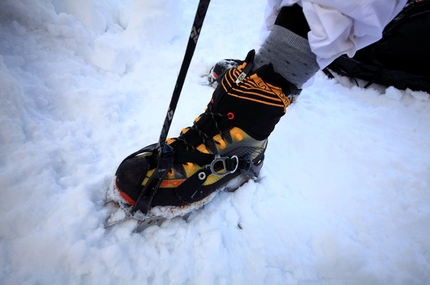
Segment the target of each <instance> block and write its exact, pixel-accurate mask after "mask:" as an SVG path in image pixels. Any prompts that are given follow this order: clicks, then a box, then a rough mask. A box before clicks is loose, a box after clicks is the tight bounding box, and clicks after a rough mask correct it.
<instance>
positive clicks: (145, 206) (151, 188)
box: [132, 0, 210, 214]
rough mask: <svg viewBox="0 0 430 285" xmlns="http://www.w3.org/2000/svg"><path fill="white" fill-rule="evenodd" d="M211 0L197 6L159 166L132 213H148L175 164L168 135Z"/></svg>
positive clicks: (166, 123)
mask: <svg viewBox="0 0 430 285" xmlns="http://www.w3.org/2000/svg"><path fill="white" fill-rule="evenodd" d="M209 2H210V0H200V1H199V5H198V7H197V11H196V15H195V17H194V22H193V26H192V28H191V33H190V38H189V39H188V44H187V49H186V50H185V56H184V59H183V61H182V65H181V69H180V71H179V74H178V78H177V80H176V84H175V88H174V89H173V94H172V99H171V100H170V104H169V109H168V110H167V114H166V118H165V119H164V124H163V127H162V129H161V134H160V139H159V141H158V145H157V155H158V160H157V167H156V168H155V170H154V173H153V174H152V175H151V177H150V178H149V180H148V183H147V184H146V185H145V187H144V188H143V190H142V193H141V194H140V196H139V198H138V199H137V201H136V204H135V205H134V206H133V208H132V213H135V212H136V211H137V210H140V211H141V212H142V213H143V214H147V213H148V210H149V207H150V205H151V202H152V199H153V198H154V195H155V194H156V193H157V189H158V187H159V186H160V183H161V181H162V180H163V178H164V176H165V175H166V173H167V171H169V169H170V167H171V166H172V164H173V150H172V148H171V147H170V146H169V145H167V144H166V139H167V135H168V133H169V129H170V125H171V124H172V120H173V116H174V114H175V111H176V106H177V104H178V101H179V96H180V94H181V91H182V87H183V85H184V82H185V77H186V75H187V72H188V68H189V66H190V63H191V59H192V57H193V54H194V50H195V49H196V46H197V40H198V39H199V35H200V31H201V29H202V26H203V21H204V19H205V16H206V12H207V10H208V7H209Z"/></svg>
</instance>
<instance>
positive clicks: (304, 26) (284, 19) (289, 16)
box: [275, 4, 310, 39]
mask: <svg viewBox="0 0 430 285" xmlns="http://www.w3.org/2000/svg"><path fill="white" fill-rule="evenodd" d="M275 25H277V26H281V27H284V28H286V29H288V30H290V31H291V32H293V33H295V34H297V35H299V36H301V37H303V38H305V39H307V38H308V32H309V31H310V28H309V24H308V22H307V21H306V18H305V15H304V14H303V9H302V7H300V6H299V5H298V4H294V5H293V6H285V7H282V8H281V11H279V14H278V16H277V17H276V20H275Z"/></svg>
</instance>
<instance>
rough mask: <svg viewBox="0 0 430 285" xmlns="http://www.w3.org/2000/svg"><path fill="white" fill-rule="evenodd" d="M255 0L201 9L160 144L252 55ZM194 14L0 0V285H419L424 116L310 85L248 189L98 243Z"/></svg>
mask: <svg viewBox="0 0 430 285" xmlns="http://www.w3.org/2000/svg"><path fill="white" fill-rule="evenodd" d="M264 2H265V1H261V0H247V1H244V0H241V1H226V0H213V1H212V3H211V5H210V8H209V12H208V15H207V18H206V20H205V24H204V27H203V30H202V34H201V37H200V40H199V43H198V46H197V50H196V54H195V56H194V58H193V62H192V65H191V67H190V70H189V73H188V76H187V81H186V83H185V86H184V89H183V92H182V95H181V96H182V97H181V98H180V101H179V104H178V108H177V112H176V115H175V118H174V121H173V124H172V127H171V134H170V136H175V135H177V134H178V132H179V131H180V129H181V128H182V127H185V126H188V125H190V124H191V123H192V121H193V119H194V118H195V117H196V116H197V115H199V114H200V113H201V112H202V111H203V110H204V107H205V106H206V103H207V102H208V100H209V99H210V96H211V92H212V90H211V89H210V88H208V87H205V86H201V85H199V84H198V83H199V82H200V81H201V80H202V79H201V78H200V75H202V74H203V73H204V72H206V71H207V70H208V69H209V67H210V66H211V65H212V64H214V63H215V62H216V61H218V60H220V59H223V58H239V59H243V58H244V57H245V55H246V53H247V52H248V51H249V50H250V49H252V48H257V47H258V43H259V39H260V31H261V24H260V23H263V14H264V13H263V11H264V5H265V3H264ZM196 6H197V1H196V0H193V1H190V0H175V1H167V0H157V1H150V0H129V1H127V0H120V1H114V0H104V1H102V0H2V1H1V3H0V97H1V102H0V189H1V196H0V198H1V199H0V216H1V219H0V283H1V284H300V285H320V284H430V238H429V236H430V102H429V101H428V98H429V95H428V94H427V93H424V92H411V91H399V90H397V89H395V88H388V89H386V90H385V89H384V88H374V89H372V88H370V89H362V88H360V87H356V86H353V84H351V82H349V81H348V80H345V79H342V80H343V81H344V82H343V84H340V83H339V82H338V81H336V80H329V79H327V78H326V77H325V76H324V75H323V74H318V75H317V76H316V78H315V81H314V84H313V85H312V86H310V87H309V88H307V89H306V90H304V91H303V93H302V95H301V96H300V97H299V99H298V101H297V103H295V104H294V105H292V106H290V107H289V108H288V111H287V114H286V115H285V116H284V117H283V119H282V120H281V122H280V123H279V124H278V125H277V127H276V130H275V131H274V133H273V134H272V136H271V138H270V143H269V148H268V150H267V158H266V161H265V165H264V167H263V170H262V172H261V177H260V180H259V181H258V182H257V183H256V182H249V183H247V184H246V185H244V186H243V187H241V188H240V189H238V190H237V191H236V192H234V193H221V194H219V195H217V197H215V199H214V200H213V201H212V202H211V203H210V204H208V205H207V206H206V207H204V208H203V209H201V210H198V211H197V212H195V213H194V214H192V215H191V216H190V218H189V219H188V221H187V222H186V221H184V220H181V219H173V220H170V221H166V222H165V223H163V224H162V225H161V226H160V227H158V226H152V227H150V228H148V229H146V230H145V231H144V232H142V233H140V234H132V233H131V229H132V228H133V226H134V223H133V222H130V223H125V224H122V225H120V226H118V227H114V228H111V229H104V228H103V222H104V220H105V219H106V218H107V217H108V215H109V211H108V210H107V209H106V208H104V207H103V197H104V193H105V190H106V189H107V187H108V186H109V184H110V182H111V179H112V176H113V174H114V172H115V170H116V167H117V166H118V164H119V163H120V162H121V160H122V159H123V158H124V157H125V156H127V155H128V154H130V153H131V152H133V151H135V150H137V149H139V148H141V147H143V146H146V145H148V144H150V143H153V142H155V141H157V140H158V137H159V133H160V130H161V125H162V123H163V120H164V117H165V113H166V111H167V106H168V103H169V101H170V97H171V94H172V91H173V87H174V84H175V81H176V76H177V73H178V71H179V68H180V64H181V62H182V58H183V54H184V50H185V46H186V42H187V40H188V35H189V32H190V28H191V22H192V19H193V17H194V11H195V9H196Z"/></svg>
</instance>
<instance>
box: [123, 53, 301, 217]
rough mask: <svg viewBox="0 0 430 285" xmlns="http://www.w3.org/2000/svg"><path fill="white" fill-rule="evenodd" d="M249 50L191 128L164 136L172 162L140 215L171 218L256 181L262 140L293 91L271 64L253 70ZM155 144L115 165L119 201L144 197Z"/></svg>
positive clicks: (131, 203)
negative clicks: (223, 192) (146, 207)
mask: <svg viewBox="0 0 430 285" xmlns="http://www.w3.org/2000/svg"><path fill="white" fill-rule="evenodd" d="M254 55H255V52H254V51H251V52H249V53H248V56H247V57H246V59H245V61H242V62H240V63H239V65H238V66H237V67H235V68H231V69H229V70H228V71H227V72H226V73H225V74H224V76H223V77H222V80H221V82H220V84H219V85H218V86H217V88H216V89H215V91H214V93H213V95H212V99H211V100H210V102H209V104H208V105H207V108H206V110H205V112H204V113H203V114H201V115H200V116H199V117H197V118H196V119H195V121H194V124H193V126H191V127H187V128H184V129H183V130H182V131H181V133H180V135H179V137H177V138H170V139H167V141H166V146H167V147H168V148H169V149H170V152H171V154H170V156H171V159H172V162H171V163H170V164H167V165H169V166H168V169H166V174H165V176H163V178H162V180H161V182H160V183H159V184H158V185H157V188H156V189H155V191H153V195H152V197H150V199H149V200H148V201H149V203H150V204H149V209H148V210H145V209H144V210H142V209H137V210H141V212H142V213H143V214H145V215H146V214H149V215H155V214H156V215H158V216H163V217H168V218H171V217H174V216H178V215H184V214H186V213H188V212H190V211H192V210H194V209H196V208H198V207H200V206H202V205H203V204H205V203H206V202H208V201H209V200H210V199H211V198H212V197H213V196H214V195H215V193H216V192H217V191H219V190H235V189H236V188H238V187H239V186H240V185H241V184H243V183H244V182H246V181H247V180H249V179H250V178H257V176H258V174H259V171H260V168H261V166H262V163H263V160H264V152H265V150H266V147H267V139H268V137H269V135H270V133H271V132H272V131H273V129H274V127H275V125H276V124H277V123H278V121H279V119H280V118H281V117H282V116H283V115H284V114H285V112H286V107H287V106H288V105H289V104H290V98H291V96H292V95H293V94H294V93H295V92H296V91H297V88H296V87H295V86H294V85H293V84H291V83H289V82H288V81H287V80H285V79H284V78H283V77H282V76H280V75H279V74H278V73H276V72H275V71H274V70H273V67H272V65H271V64H268V65H264V66H261V67H260V68H258V69H257V70H255V71H251V70H252V67H253V59H254ZM156 153H157V145H156V144H153V145H150V146H147V147H145V148H143V149H141V150H140V151H138V152H136V153H134V154H132V155H130V156H129V157H127V158H126V159H125V160H124V161H123V162H122V163H121V164H120V166H119V167H118V170H117V172H116V178H115V189H116V190H117V191H118V193H119V194H120V196H121V197H122V198H121V199H122V203H124V204H126V205H129V206H130V207H133V206H135V205H138V204H139V201H138V200H139V199H142V197H146V198H147V197H148V193H143V194H142V191H149V190H148V189H147V188H148V187H146V188H145V186H147V184H148V183H149V181H151V175H153V173H154V172H155V171H158V168H157V163H158V159H157V157H158V156H157V155H154V154H156Z"/></svg>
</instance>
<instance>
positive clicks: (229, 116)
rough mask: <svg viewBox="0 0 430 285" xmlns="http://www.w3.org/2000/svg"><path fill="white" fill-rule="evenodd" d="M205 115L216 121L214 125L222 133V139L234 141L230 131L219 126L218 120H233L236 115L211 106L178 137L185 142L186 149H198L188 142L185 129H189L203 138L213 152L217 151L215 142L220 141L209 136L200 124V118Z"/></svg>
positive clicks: (203, 141)
mask: <svg viewBox="0 0 430 285" xmlns="http://www.w3.org/2000/svg"><path fill="white" fill-rule="evenodd" d="M205 116H206V117H207V116H209V117H210V118H211V121H212V122H213V123H214V127H215V128H216V130H217V133H218V134H219V135H220V137H221V139H222V140H224V141H228V142H231V141H232V139H231V136H230V133H229V132H228V131H225V130H224V131H223V130H222V129H221V127H220V126H219V123H218V122H219V120H220V119H228V120H231V119H232V118H233V117H234V115H233V113H228V114H221V113H217V112H213V111H212V110H211V109H210V108H208V109H207V110H206V111H205V112H204V113H202V114H201V115H200V116H199V117H197V119H196V120H195V121H194V124H193V125H192V126H191V127H188V128H186V129H185V130H183V131H181V134H180V136H179V138H178V139H179V140H181V141H182V142H184V144H185V146H186V151H198V150H197V149H196V147H195V146H194V145H192V144H191V143H189V142H187V140H186V136H185V131H186V130H187V131H194V132H196V133H197V134H198V136H199V137H200V138H201V140H202V143H203V144H204V145H205V146H206V148H207V149H208V150H210V151H211V152H213V153H216V152H217V151H216V147H215V144H218V145H219V144H220V142H219V141H217V140H215V139H214V137H210V136H208V135H207V134H206V133H205V132H204V131H203V130H202V129H201V128H200V127H199V125H198V122H199V120H201V119H202V118H203V117H205Z"/></svg>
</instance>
